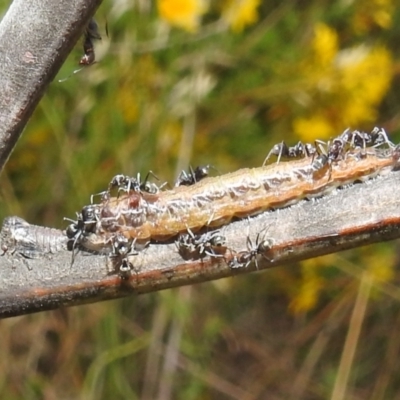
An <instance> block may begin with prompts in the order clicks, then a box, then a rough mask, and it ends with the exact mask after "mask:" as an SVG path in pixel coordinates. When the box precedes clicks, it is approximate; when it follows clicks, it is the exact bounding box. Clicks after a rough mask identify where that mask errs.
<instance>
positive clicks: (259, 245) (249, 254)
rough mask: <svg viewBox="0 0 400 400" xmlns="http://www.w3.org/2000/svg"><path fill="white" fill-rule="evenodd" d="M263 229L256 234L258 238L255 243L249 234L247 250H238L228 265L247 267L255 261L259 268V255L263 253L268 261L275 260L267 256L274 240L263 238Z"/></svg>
mask: <svg viewBox="0 0 400 400" xmlns="http://www.w3.org/2000/svg"><path fill="white" fill-rule="evenodd" d="M261 234H262V231H261V232H259V233H258V234H257V236H256V240H255V242H254V244H253V242H252V240H251V239H250V236H249V235H247V238H246V246H247V250H245V251H240V252H238V253H237V254H236V255H235V256H234V257H233V259H232V260H231V261H229V263H228V265H229V267H230V268H232V269H235V268H247V267H248V266H249V265H250V264H251V263H252V262H253V261H254V263H255V266H256V268H257V269H258V260H257V256H258V255H261V256H262V257H263V258H265V259H266V260H268V261H270V262H271V261H273V259H270V258H269V257H267V256H266V253H267V252H269V251H271V249H272V246H273V245H274V240H273V239H271V238H268V239H265V238H263V239H261Z"/></svg>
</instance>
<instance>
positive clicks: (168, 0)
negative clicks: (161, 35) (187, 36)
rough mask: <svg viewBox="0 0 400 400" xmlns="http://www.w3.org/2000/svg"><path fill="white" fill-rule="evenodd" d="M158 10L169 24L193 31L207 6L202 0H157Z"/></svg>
mask: <svg viewBox="0 0 400 400" xmlns="http://www.w3.org/2000/svg"><path fill="white" fill-rule="evenodd" d="M157 5H158V12H159V14H160V16H161V18H163V19H164V20H166V21H167V22H168V23H169V24H171V25H173V26H176V27H179V28H183V29H186V30H187V31H189V32H195V31H196V30H197V29H198V27H199V25H200V20H201V17H202V15H203V14H204V13H205V12H206V10H207V6H206V3H205V1H204V0H158V3H157Z"/></svg>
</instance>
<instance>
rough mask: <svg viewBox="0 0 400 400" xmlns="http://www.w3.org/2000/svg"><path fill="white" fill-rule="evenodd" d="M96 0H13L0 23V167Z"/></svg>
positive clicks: (97, 4)
mask: <svg viewBox="0 0 400 400" xmlns="http://www.w3.org/2000/svg"><path fill="white" fill-rule="evenodd" d="M100 3H101V0H15V1H14V2H13V3H12V4H11V6H10V8H9V10H8V11H7V13H6V15H5V16H4V18H3V20H2V21H1V23H0V171H1V170H2V169H3V167H4V164H5V163H6V161H7V159H8V157H9V156H10V153H11V151H12V149H13V148H14V146H15V144H16V143H17V141H18V138H19V137H20V135H21V133H22V130H23V129H24V127H25V125H26V123H27V121H28V120H29V118H30V116H31V115H32V112H33V111H34V109H35V107H36V106H37V104H38V102H39V100H40V99H41V97H42V96H43V94H44V92H45V90H46V88H47V86H48V85H49V83H50V82H51V81H52V80H53V79H54V77H55V76H56V74H57V72H58V70H59V69H60V67H61V65H62V64H63V62H64V61H65V59H66V57H67V55H68V54H69V52H70V51H71V49H72V48H73V46H74V45H75V43H76V42H77V40H78V38H79V36H80V35H81V34H82V32H83V30H84V29H85V26H86V24H87V23H88V21H89V19H90V18H91V17H92V16H93V14H94V12H95V10H96V8H97V7H98V6H99V4H100Z"/></svg>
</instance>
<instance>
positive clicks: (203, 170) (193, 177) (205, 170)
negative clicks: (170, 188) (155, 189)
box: [175, 164, 214, 187]
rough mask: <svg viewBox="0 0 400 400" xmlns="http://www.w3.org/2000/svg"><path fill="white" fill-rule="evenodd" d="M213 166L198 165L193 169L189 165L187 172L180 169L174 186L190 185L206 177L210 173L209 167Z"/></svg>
mask: <svg viewBox="0 0 400 400" xmlns="http://www.w3.org/2000/svg"><path fill="white" fill-rule="evenodd" d="M211 168H214V167H213V166H212V165H210V164H207V165H199V166H198V167H196V168H195V169H193V168H192V167H189V172H186V171H184V170H183V171H181V173H180V174H179V176H178V179H177V180H176V182H175V187H177V186H191V185H194V184H195V183H196V182H199V181H200V180H202V179H204V178H206V177H207V176H208V175H209V174H210V169H211Z"/></svg>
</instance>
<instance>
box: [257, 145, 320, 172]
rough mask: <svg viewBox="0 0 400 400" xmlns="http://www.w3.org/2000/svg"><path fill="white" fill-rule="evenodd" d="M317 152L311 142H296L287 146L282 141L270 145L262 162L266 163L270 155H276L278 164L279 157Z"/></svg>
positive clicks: (307, 154)
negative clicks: (270, 147)
mask: <svg viewBox="0 0 400 400" xmlns="http://www.w3.org/2000/svg"><path fill="white" fill-rule="evenodd" d="M316 152H317V149H316V148H315V146H313V145H312V144H311V143H303V142H298V143H297V144H296V145H295V146H288V145H287V144H286V143H285V142H284V141H282V142H281V143H278V144H276V145H274V146H273V147H272V149H271V150H270V152H269V153H268V155H267V157H266V158H265V160H264V162H263V166H265V164H267V162H268V160H269V159H270V157H271V156H276V157H277V159H276V163H277V164H279V161H280V160H281V158H282V157H283V158H288V159H296V158H301V157H312V156H313V155H314V154H315V153H316Z"/></svg>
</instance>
